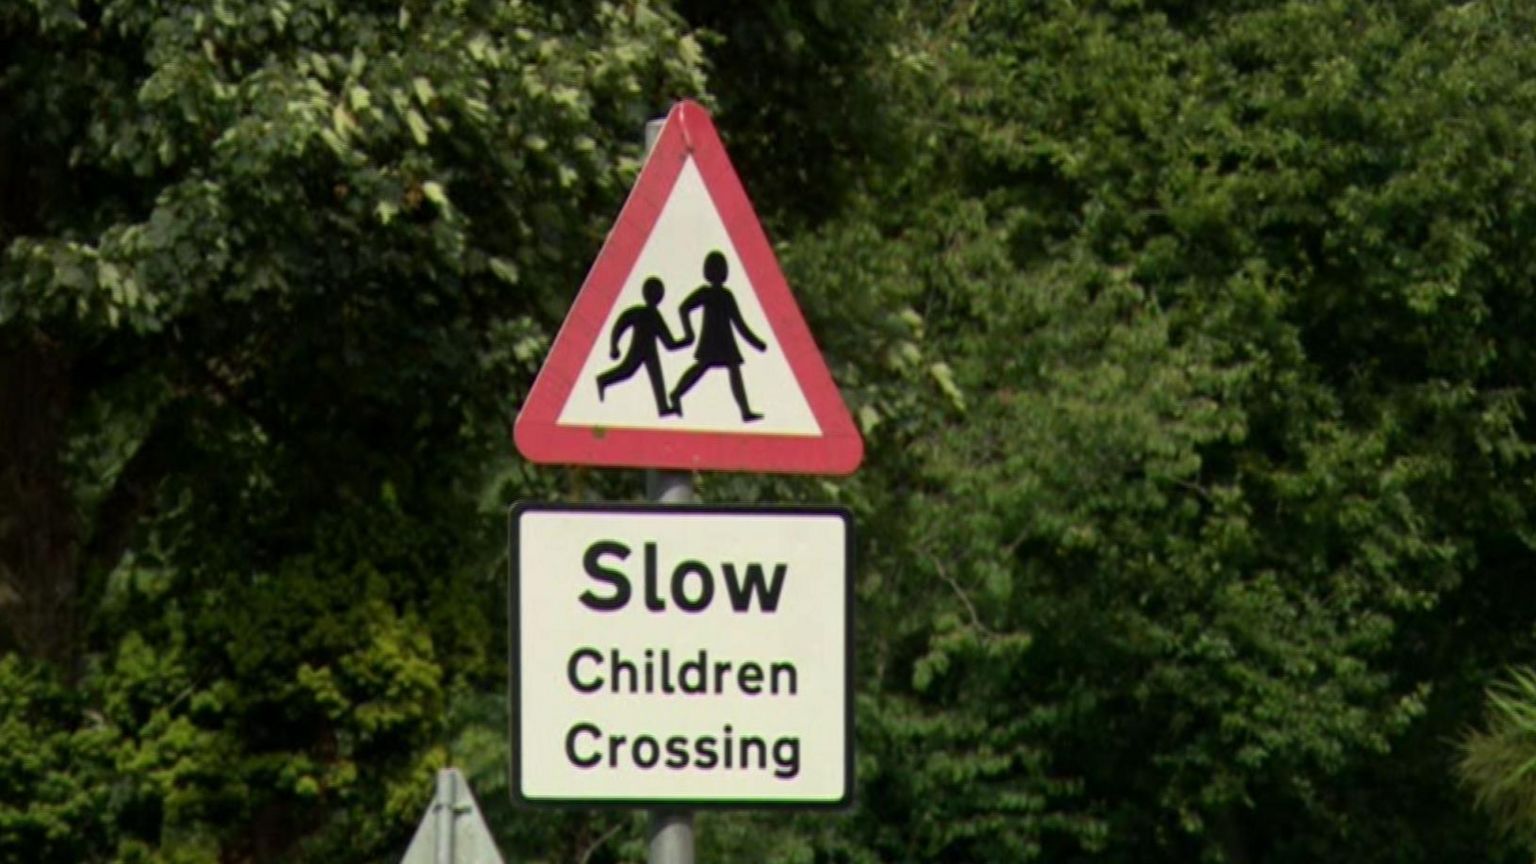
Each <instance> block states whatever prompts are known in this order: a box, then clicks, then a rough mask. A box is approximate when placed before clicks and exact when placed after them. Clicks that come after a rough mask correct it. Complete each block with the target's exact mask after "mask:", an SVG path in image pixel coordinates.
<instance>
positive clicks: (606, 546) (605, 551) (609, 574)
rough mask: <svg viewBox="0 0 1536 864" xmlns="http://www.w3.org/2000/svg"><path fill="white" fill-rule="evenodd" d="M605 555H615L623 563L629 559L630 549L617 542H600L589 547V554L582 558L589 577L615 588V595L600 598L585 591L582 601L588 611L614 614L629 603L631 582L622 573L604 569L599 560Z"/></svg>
mask: <svg viewBox="0 0 1536 864" xmlns="http://www.w3.org/2000/svg"><path fill="white" fill-rule="evenodd" d="M604 555H613V556H615V557H617V558H618V559H619V560H620V561H623V560H624V559H625V558H628V557H629V547H628V546H625V545H624V544H623V543H620V542H618V541H616V540H599V541H597V542H596V543H593V544H592V545H591V546H588V547H587V554H586V555H584V556H583V557H582V564H583V566H585V567H586V569H587V575H588V576H591V577H592V578H593V579H596V580H597V581H599V582H606V583H608V584H609V585H611V586H613V593H612V594H611V595H609V596H607V597H599V596H598V595H596V594H594V593H592V592H591V591H590V590H588V591H583V592H581V597H580V600H581V602H582V603H583V604H585V605H586V607H587V608H588V609H595V610H597V611H598V612H612V611H614V610H615V609H623V608H624V604H626V603H628V602H629V592H630V589H629V580H628V579H626V578H624V573H623V572H622V571H619V570H611V569H608V568H606V567H604V566H603V564H602V561H601V560H599V559H601V558H602V557H603V556H604Z"/></svg>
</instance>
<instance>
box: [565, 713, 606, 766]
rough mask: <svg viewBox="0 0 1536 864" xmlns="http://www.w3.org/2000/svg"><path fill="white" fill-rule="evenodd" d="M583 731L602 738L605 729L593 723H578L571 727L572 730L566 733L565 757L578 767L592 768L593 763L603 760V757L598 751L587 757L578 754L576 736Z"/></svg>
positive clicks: (599, 738)
mask: <svg viewBox="0 0 1536 864" xmlns="http://www.w3.org/2000/svg"><path fill="white" fill-rule="evenodd" d="M583 732H584V733H586V734H588V735H591V736H592V737H593V738H596V739H598V740H602V737H603V730H601V729H599V728H597V727H596V726H593V725H592V724H591V723H577V724H576V725H575V726H572V727H571V731H569V732H567V733H565V758H566V759H569V760H570V762H571V764H572V765H575V766H576V767H577V768H591V767H592V766H593V765H596V764H597V763H599V762H601V761H603V757H602V756H599V755H597V754H596V753H594V754H592V756H590V757H587V758H582V757H581V756H578V755H576V736H577V735H580V734H582V733H583Z"/></svg>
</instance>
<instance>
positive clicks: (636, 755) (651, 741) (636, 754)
mask: <svg viewBox="0 0 1536 864" xmlns="http://www.w3.org/2000/svg"><path fill="white" fill-rule="evenodd" d="M641 747H646V748H649V750H650V755H649V756H644V755H641V751H640V748H641ZM629 758H630V759H633V760H634V763H635V767H637V768H655V767H656V761H657V760H658V759H660V758H661V745H660V744H657V743H656V739H655V738H652V737H651V736H649V735H641V736H639V737H637V738H635V743H634V746H632V747H631V748H630V752H629Z"/></svg>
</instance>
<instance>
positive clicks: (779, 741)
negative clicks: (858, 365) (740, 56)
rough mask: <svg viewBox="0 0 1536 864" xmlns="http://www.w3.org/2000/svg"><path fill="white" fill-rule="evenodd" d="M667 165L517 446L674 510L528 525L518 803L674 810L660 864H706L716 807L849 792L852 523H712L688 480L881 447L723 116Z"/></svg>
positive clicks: (657, 139) (678, 110)
mask: <svg viewBox="0 0 1536 864" xmlns="http://www.w3.org/2000/svg"><path fill="white" fill-rule="evenodd" d="M646 151H647V158H646V161H645V164H644V166H643V167H642V168H641V172H640V176H639V178H638V180H637V181H636V184H635V187H634V189H633V190H632V191H631V193H630V196H629V198H628V200H627V201H626V202H625V204H624V207H623V209H622V211H621V212H620V214H619V217H618V220H617V222H616V223H615V224H614V226H613V228H612V229H611V230H610V232H609V235H608V238H607V240H606V241H605V242H604V244H603V248H602V250H601V251H600V252H599V253H598V256H597V259H596V261H595V262H594V263H593V265H592V269H591V270H590V272H589V273H588V275H587V278H586V280H585V281H584V282H583V284H582V286H581V290H580V291H579V292H578V293H577V296H576V299H575V302H574V304H573V305H572V308H571V311H570V313H569V314H568V315H567V316H566V319H565V322H564V324H563V325H562V326H561V328H560V331H559V333H558V334H557V335H556V337H555V340H554V343H553V344H552V345H551V347H550V352H549V355H548V357H547V358H546V360H545V363H544V366H543V368H542V369H541V370H540V372H539V375H538V377H537V378H536V379H535V381H534V384H533V387H532V389H531V390H530V392H529V394H528V397H527V399H526V400H525V401H524V404H523V406H522V409H521V410H520V411H519V413H518V418H517V422H516V424H515V426H514V432H513V438H514V440H515V441H516V444H517V448H518V450H519V452H521V453H522V454H523V456H524V457H525V458H527V459H529V460H530V461H533V462H541V463H551V464H567V465H597V466H615V467H634V468H644V469H647V477H646V486H647V497H648V498H649V500H650V501H651V502H652V503H651V504H650V505H647V506H645V507H640V506H631V507H627V508H626V507H619V506H613V507H607V508H604V507H601V506H598V505H591V506H587V507H564V508H562V507H559V506H558V505H538V504H523V505H518V506H517V507H515V508H514V509H513V515H512V520H511V521H512V545H513V551H512V570H513V579H512V588H511V612H512V614H511V625H512V627H513V637H512V648H511V653H512V662H511V668H510V675H511V679H512V682H513V684H512V700H513V711H512V716H513V729H512V736H513V737H512V750H513V780H512V788H513V792H512V794H513V797H514V799H515V800H517V801H519V802H521V803H527V804H544V805H554V806H558V805H569V806H590V805H598V806H603V805H613V806H646V807H649V808H650V809H651V823H650V825H651V827H650V838H649V861H650V864H693V861H694V854H693V820H692V808H695V807H719V806H728V807H730V806H735V807H745V806H750V807H759V806H768V807H772V806H796V807H804V806H812V807H814V806H839V805H843V804H846V802H847V801H848V800H849V798H850V795H851V789H852V775H853V771H852V765H853V761H852V746H851V735H852V700H851V695H850V694H851V690H850V687H851V682H850V678H851V650H850V648H851V634H852V627H851V606H852V604H851V585H852V580H851V575H850V573H851V571H850V568H849V560H850V557H851V555H850V551H849V550H850V537H851V535H852V520H851V517H850V516H849V515H848V514H847V513H846V512H845V511H840V510H835V509H832V508H819V509H818V508H799V509H796V508H745V507H716V508H709V507H705V506H702V505H697V504H695V503H694V502H695V500H696V499H695V495H694V491H693V485H692V480H691V476H690V474H689V473H688V472H692V471H698V470H715V471H753V472H768V473H781V474H784V473H788V474H822V475H845V474H850V473H852V472H853V471H854V470H855V469H856V468H857V467H858V464H859V462H860V461H861V460H862V458H863V452H864V449H863V447H864V445H863V440H862V438H861V437H860V435H859V433H858V429H857V427H856V426H855V425H854V423H853V420H852V418H851V416H850V414H849V412H848V409H847V407H846V406H845V405H844V404H843V401H842V397H841V395H840V394H839V393H838V390H837V386H836V384H835V383H834V382H833V380H832V376H831V374H830V373H829V372H828V370H827V366H826V364H825V362H824V361H823V359H822V357H821V354H820V352H819V351H818V350H817V348H816V344H815V341H814V340H813V339H812V338H811V335H810V330H809V328H808V327H807V326H806V323H805V320H804V318H803V317H802V315H801V313H800V310H799V307H798V306H797V305H796V303H795V301H794V298H793V296H792V295H791V293H790V291H789V286H788V284H787V283H786V282H785V279H784V276H783V274H782V273H781V272H780V270H779V266H778V261H777V259H776V257H775V256H774V254H773V250H772V246H771V245H770V244H769V242H768V238H767V235H766V234H765V233H764V232H763V229H762V226H761V224H760V223H759V222H758V219H757V216H756V214H755V212H754V211H753V208H752V205H751V202H750V200H749V199H748V198H747V195H746V192H745V190H744V189H743V187H742V185H741V181H740V179H739V178H738V177H737V176H736V173H735V170H734V168H733V167H732V166H731V163H730V159H729V157H727V155H726V153H725V149H724V147H723V145H722V143H721V141H720V137H719V135H718V134H717V133H716V131H715V128H714V125H713V123H712V122H711V120H710V118H709V115H708V114H707V113H706V112H705V111H704V109H703V108H702V107H701V106H699V105H698V104H696V103H694V102H689V101H684V102H681V103H678V104H677V105H675V106H674V107H673V108H672V110H671V111H670V112H669V113H668V115H667V117H666V119H665V120H664V121H653V122H652V123H650V124H647V127H646ZM584 532H585V533H584ZM599 535H601V536H599ZM663 541H665V542H663ZM722 544H723V545H722ZM664 546H665V547H673V548H674V549H675V550H683V551H679V552H677V553H676V554H677V555H682V556H683V557H680V558H676V557H675V556H674V558H675V560H674V558H669V557H667V555H668V553H665V552H663V551H662V549H663V547H664ZM743 556H745V557H743ZM632 567H640V568H641V569H640V570H639V571H637V572H635V573H630V572H628V570H626V568H632ZM669 568H670V569H669ZM662 570H665V571H666V572H665V573H663V572H662ZM633 580H639V581H638V582H637V581H633ZM621 585H623V586H627V587H626V588H624V589H622V590H621V588H620V586H621ZM636 585H643V586H644V587H643V596H642V595H641V594H636V593H635V592H637V591H642V589H641V588H637V587H635V586H636ZM605 586H606V587H605ZM573 589H581V590H579V591H576V593H574V594H573V593H572V592H573ZM626 592H627V593H626ZM621 595H622V597H621ZM634 597H641V598H642V599H641V600H636V601H635V602H634V603H633V604H632V603H631V600H632V599H633V598H634ZM754 598H756V601H757V604H758V605H757V606H755V607H754V606H753V600H754ZM621 599H622V601H623V602H622V603H621V602H620V600H621ZM781 599H782V600H783V603H784V605H783V607H782V609H781V608H780V607H779V602H780V600H781ZM770 606H771V607H772V608H769V607H770ZM808 622H813V623H808ZM572 634H589V638H590V639H596V638H597V637H598V635H601V636H602V637H603V639H605V640H607V642H606V644H605V646H603V647H599V646H596V645H595V644H586V643H583V644H574V643H572V642H571V641H570V640H571V638H573V637H572ZM743 639H745V640H747V641H744V642H743V641H741V640H743ZM753 640H755V641H753ZM578 641H579V640H578ZM722 646H724V647H722ZM722 650H726V651H728V652H733V653H734V655H737V656H738V657H739V658H744V659H735V660H725V659H721V658H720V656H719V652H720V651H722ZM807 651H809V652H811V654H805V653H804V652H807ZM605 652H606V653H605ZM763 652H768V653H769V655H770V658H777V659H766V660H760V659H752V658H753V657H754V656H755V655H757V654H761V653H763ZM712 653H713V655H714V657H715V659H713V660H711V659H709V658H710V656H711V654H712ZM812 655H814V656H812ZM732 668H735V669H736V670H737V672H736V677H734V678H732V675H731V672H730V670H731V669H732ZM657 675H659V676H661V679H662V681H661V683H660V684H659V685H656V684H655V682H654V681H653V680H652V678H653V677H654V676H657ZM642 677H644V680H645V683H644V684H643V685H642V684H641V683H639V682H640V681H641V678H642ZM733 681H734V682H735V686H736V687H737V691H731V690H730V684H731V682H733ZM631 685H633V686H631ZM711 685H712V686H711ZM654 686H660V687H661V688H662V689H661V690H660V691H659V692H657V691H655V690H654V689H652V688H653V687H654ZM765 687H767V688H768V689H767V690H766V691H765V689H764V688H765ZM604 688H607V689H606V690H605V689H604ZM636 688H639V689H636ZM802 688H803V689H802ZM535 706H536V710H535ZM525 708H528V709H529V710H524V709H525ZM732 718H742V719H732ZM707 722H713V723H715V726H712V727H709V728H703V727H699V728H694V727H697V726H698V724H700V723H707ZM679 723H681V724H682V726H688V724H690V723H691V724H693V726H688V728H681V727H678V724H679ZM743 724H744V725H743ZM753 724H759V725H763V726H765V727H771V729H770V731H763V730H761V729H757V728H756V727H755V726H754V725H753ZM669 727H678V728H676V729H674V730H673V731H672V732H663V731H657V730H665V729H667V728H669ZM623 729H627V730H628V731H619V730H623ZM772 729H777V731H772ZM839 736H840V737H839ZM802 760H803V761H802Z"/></svg>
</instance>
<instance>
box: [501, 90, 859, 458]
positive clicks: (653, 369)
mask: <svg viewBox="0 0 1536 864" xmlns="http://www.w3.org/2000/svg"><path fill="white" fill-rule="evenodd" d="M514 437H515V439H516V441H517V447H518V450H519V451H521V452H522V454H523V455H524V456H525V457H527V458H528V459H531V460H533V461H535V462H552V463H562V464H579V465H610V466H627V467H634V468H671V469H684V470H693V469H709V470H719V471H760V472H772V473H790V474H849V473H852V472H853V470H854V469H855V468H857V467H858V465H859V461H860V460H861V459H862V458H863V455H864V442H863V440H862V439H861V438H860V437H859V433H858V430H857V429H856V428H855V427H854V425H853V421H852V419H851V418H850V417H849V415H848V409H847V407H846V406H845V405H844V404H843V400H842V397H841V395H840V394H839V393H838V391H837V385H836V384H835V383H833V381H832V376H831V374H830V373H828V371H827V367H826V363H825V362H824V361H823V360H822V358H821V352H820V351H819V350H817V348H816V343H815V342H814V341H813V340H812V338H811V334H810V331H809V329H807V327H806V325H805V319H804V317H803V316H801V314H800V308H799V306H797V305H796V304H795V300H794V297H793V296H792V295H791V294H790V292H789V286H788V284H786V283H785V281H784V275H783V273H781V272H780V271H779V263H778V260H777V259H776V258H775V257H774V254H773V249H772V248H771V247H770V246H769V244H768V237H767V235H765V234H764V233H763V229H762V225H761V224H759V223H758V220H757V214H756V213H755V212H754V211H753V209H752V203H751V202H750V201H749V200H748V199H747V194H746V191H745V190H744V189H743V188H742V186H741V181H740V180H739V179H738V178H737V176H736V171H735V170H734V169H733V168H732V167H731V162H730V159H729V158H728V157H727V156H726V154H725V148H724V147H723V146H722V145H721V143H720V136H719V135H718V134H717V133H716V132H715V127H714V124H713V123H711V122H710V119H709V115H708V114H707V113H705V111H704V109H703V108H701V107H699V106H698V105H697V104H696V103H694V102H681V103H679V104H678V105H676V106H675V107H673V109H672V112H671V113H670V114H669V115H668V116H667V121H666V124H665V125H664V126H663V127H662V130H661V135H660V137H658V138H657V140H656V145H655V147H654V148H653V149H652V151H651V155H650V157H649V158H648V159H647V160H646V162H645V167H644V168H642V169H641V171H640V178H639V180H637V181H636V182H635V188H634V190H633V191H631V192H630V195H629V200H628V201H626V202H625V203H624V209H623V210H622V211H621V212H620V213H619V219H618V222H617V223H615V225H614V226H613V229H612V231H610V232H609V234H608V240H607V242H605V243H604V244H603V248H602V251H601V252H599V253H598V256H597V260H596V261H595V262H594V263H593V264H592V270H591V271H590V272H589V273H588V274H587V279H586V282H584V283H583V284H582V286H581V291H580V292H579V293H578V294H577V295H576V301H575V303H574V304H573V305H572V307H571V311H570V313H569V314H568V315H567V316H566V319H565V323H564V325H563V326H561V328H560V332H559V334H558V335H557V336H556V337H555V342H554V345H553V346H552V347H551V348H550V352H549V357H548V358H547V359H546V360H545V361H544V368H543V369H542V370H540V372H539V376H538V378H537V379H536V380H535V381H534V383H533V389H532V390H531V391H530V392H529V394H528V400H527V402H526V403H524V405H523V409H522V411H521V413H519V414H518V418H517V425H516V428H515V431H514Z"/></svg>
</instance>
